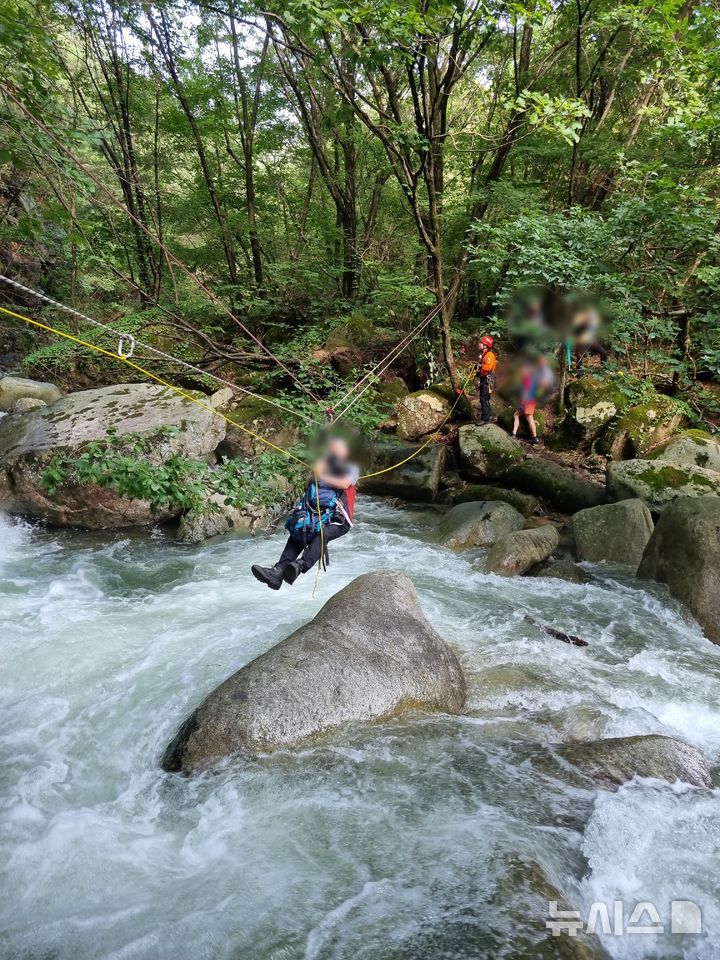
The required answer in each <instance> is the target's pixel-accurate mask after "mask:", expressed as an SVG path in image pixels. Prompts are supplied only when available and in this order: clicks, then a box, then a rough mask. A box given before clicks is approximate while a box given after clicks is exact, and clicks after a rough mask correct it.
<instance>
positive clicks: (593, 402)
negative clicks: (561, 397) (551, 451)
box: [559, 377, 629, 442]
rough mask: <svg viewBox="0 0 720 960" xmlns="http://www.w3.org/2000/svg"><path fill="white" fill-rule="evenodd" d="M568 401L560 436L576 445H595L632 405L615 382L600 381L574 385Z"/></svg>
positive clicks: (581, 381) (594, 379)
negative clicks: (613, 422) (612, 421)
mask: <svg viewBox="0 0 720 960" xmlns="http://www.w3.org/2000/svg"><path fill="white" fill-rule="evenodd" d="M567 397H568V410H567V413H566V414H565V417H564V419H563V421H562V423H561V425H560V429H559V433H560V434H564V435H565V436H566V437H567V438H569V439H572V440H574V441H576V442H582V441H588V442H591V441H593V440H594V439H595V438H596V437H598V436H599V435H600V434H601V433H602V431H603V430H604V429H605V427H607V425H608V424H609V423H610V422H611V420H613V419H614V418H615V417H616V416H617V415H618V414H619V413H620V412H621V411H623V410H624V409H625V408H626V407H627V406H628V403H629V400H628V398H627V396H626V395H625V394H624V393H623V391H622V390H621V389H620V387H619V386H618V384H617V382H616V381H614V380H612V379H607V378H601V377H582V378H581V379H579V380H575V381H573V382H572V383H571V384H570V385H569V387H568V390H567Z"/></svg>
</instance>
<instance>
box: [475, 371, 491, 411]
mask: <svg viewBox="0 0 720 960" xmlns="http://www.w3.org/2000/svg"><path fill="white" fill-rule="evenodd" d="M477 385H478V393H479V395H480V409H481V411H482V413H481V419H482V420H485V421H487V420H489V419H490V417H491V416H492V414H491V413H490V383H489V382H488V378H487V377H479V378H478V382H477Z"/></svg>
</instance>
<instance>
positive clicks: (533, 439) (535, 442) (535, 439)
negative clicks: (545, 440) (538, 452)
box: [528, 437, 542, 447]
mask: <svg viewBox="0 0 720 960" xmlns="http://www.w3.org/2000/svg"><path fill="white" fill-rule="evenodd" d="M528 442H529V444H530V446H531V447H537V446H538V445H539V444H541V443H542V440H541V439H540V437H530V440H529V441H528Z"/></svg>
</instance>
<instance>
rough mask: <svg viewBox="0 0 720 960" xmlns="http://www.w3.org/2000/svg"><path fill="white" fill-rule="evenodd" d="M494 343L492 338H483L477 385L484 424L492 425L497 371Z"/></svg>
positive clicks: (481, 417)
mask: <svg viewBox="0 0 720 960" xmlns="http://www.w3.org/2000/svg"><path fill="white" fill-rule="evenodd" d="M493 343H494V341H493V338H492V337H483V338H482V339H481V340H480V367H479V369H478V378H477V385H478V395H479V397H480V420H481V422H482V423H490V421H491V420H492V411H491V409H490V397H491V396H492V392H493V390H494V389H495V370H496V369H497V357H496V356H495V354H494V353H493V349H492V348H493Z"/></svg>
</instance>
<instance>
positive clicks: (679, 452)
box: [649, 430, 720, 473]
mask: <svg viewBox="0 0 720 960" xmlns="http://www.w3.org/2000/svg"><path fill="white" fill-rule="evenodd" d="M649 459H650V460H662V461H663V463H672V464H674V465H675V466H676V467H702V468H703V469H704V470H714V471H715V472H716V473H720V443H718V441H717V440H716V439H715V438H714V437H712V436H711V435H710V434H709V433H705V432H704V431H702V430H688V431H687V432H686V433H684V434H681V435H680V436H679V437H673V438H672V440H670V441H668V443H666V444H663V446H661V447H660V448H658V449H657V450H654V451H653V453H652V455H651V456H650V457H649Z"/></svg>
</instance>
